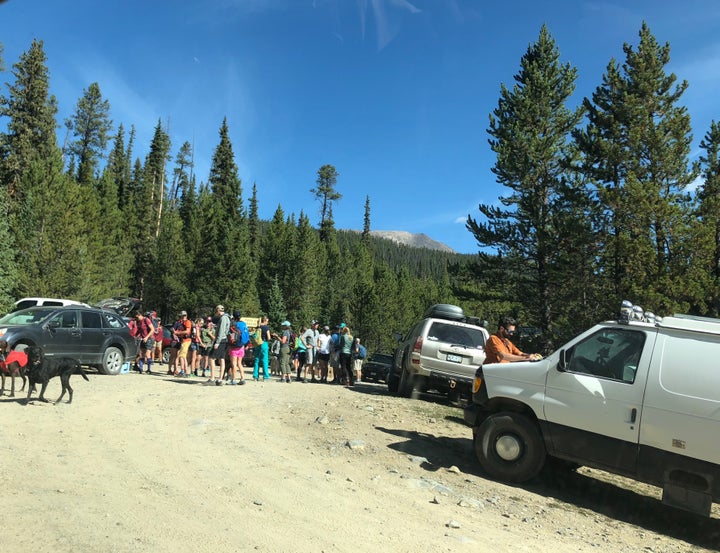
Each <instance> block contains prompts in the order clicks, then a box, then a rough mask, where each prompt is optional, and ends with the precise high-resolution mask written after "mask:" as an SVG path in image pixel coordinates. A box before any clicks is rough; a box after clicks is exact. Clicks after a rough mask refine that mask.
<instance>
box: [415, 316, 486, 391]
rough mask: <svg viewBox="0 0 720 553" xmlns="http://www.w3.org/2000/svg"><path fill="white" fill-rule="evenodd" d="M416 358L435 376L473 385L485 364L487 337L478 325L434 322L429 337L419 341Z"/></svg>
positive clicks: (416, 360)
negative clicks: (475, 375)
mask: <svg viewBox="0 0 720 553" xmlns="http://www.w3.org/2000/svg"><path fill="white" fill-rule="evenodd" d="M418 342H419V343H416V344H415V347H414V349H413V353H412V357H413V362H419V363H420V364H421V365H422V366H423V367H424V368H425V369H426V370H429V371H430V373H431V376H432V375H433V374H435V375H437V376H441V375H442V376H445V375H446V376H450V377H452V378H455V379H457V380H462V381H467V382H471V381H472V379H473V376H474V374H475V369H477V368H478V367H479V366H480V365H482V363H483V362H484V361H485V334H484V332H483V330H482V329H481V328H480V327H478V326H474V325H468V324H463V323H455V322H452V321H437V320H435V321H432V322H431V323H430V327H429V328H428V331H427V334H426V338H425V339H424V340H422V339H420V338H419V339H418Z"/></svg>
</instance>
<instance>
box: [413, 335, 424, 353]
mask: <svg viewBox="0 0 720 553" xmlns="http://www.w3.org/2000/svg"><path fill="white" fill-rule="evenodd" d="M421 349H422V336H418V337H417V340H415V345H414V346H413V351H414V352H420V350H421Z"/></svg>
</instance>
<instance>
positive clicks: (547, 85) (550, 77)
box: [467, 26, 582, 339]
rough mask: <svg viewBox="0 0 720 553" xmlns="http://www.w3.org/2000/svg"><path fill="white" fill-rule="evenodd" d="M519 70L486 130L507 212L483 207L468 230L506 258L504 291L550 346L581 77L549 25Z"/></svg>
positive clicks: (487, 264)
mask: <svg viewBox="0 0 720 553" xmlns="http://www.w3.org/2000/svg"><path fill="white" fill-rule="evenodd" d="M520 66H521V68H520V72H519V73H518V74H517V75H516V76H515V81H516V84H515V86H514V87H513V89H512V90H510V89H508V88H507V87H506V86H505V85H502V86H501V97H500V100H499V102H498V107H497V108H496V109H495V110H494V111H493V114H492V115H491V117H490V128H489V129H488V132H489V133H490V135H491V137H492V139H491V140H490V146H491V148H492V150H493V151H494V152H495V153H496V155H497V161H496V163H495V165H494V167H493V173H495V175H496V176H497V180H498V182H499V183H500V184H502V185H503V186H505V187H506V188H507V189H508V192H509V194H508V195H507V196H503V197H501V198H500V201H501V203H502V204H503V206H505V208H506V209H500V208H497V207H494V206H492V205H480V206H479V209H480V212H481V214H482V215H483V217H484V219H485V222H477V221H476V220H475V219H473V218H471V217H468V221H467V228H468V229H469V230H470V231H471V232H472V233H473V235H474V236H475V238H476V239H477V241H478V244H479V245H480V246H481V247H483V248H493V249H496V250H497V251H498V253H499V254H500V255H501V256H502V258H503V264H504V265H505V268H506V269H509V271H510V272H508V273H505V277H504V280H505V282H506V289H508V291H509V293H511V294H512V295H514V296H516V297H519V298H523V301H524V302H525V303H526V304H527V305H528V307H529V308H530V310H531V313H532V318H533V320H536V321H537V322H538V323H539V326H540V327H541V328H542V330H543V331H544V332H545V334H546V335H547V336H548V339H551V336H552V334H551V333H552V330H553V322H554V311H555V306H556V295H557V292H558V290H559V288H561V287H562V286H563V282H562V277H561V276H560V267H558V265H557V263H558V254H559V252H561V251H562V250H563V239H564V238H563V237H562V236H559V234H558V218H559V217H560V216H561V214H562V210H563V209H564V206H565V201H564V198H565V197H566V196H567V194H568V190H567V188H568V185H569V181H568V179H567V176H566V169H565V166H564V161H565V160H566V159H567V157H568V155H569V152H568V148H569V145H568V144H569V140H568V139H569V137H570V132H571V131H572V130H573V128H574V127H575V126H576V125H577V124H578V123H579V122H580V119H581V116H582V113H581V111H580V110H575V111H571V110H569V109H568V108H567V107H565V104H566V102H567V101H568V99H569V98H570V96H571V95H572V93H573V91H574V88H575V79H576V70H575V69H574V68H573V67H571V66H570V64H561V63H560V53H559V50H558V48H557V46H556V44H555V41H554V40H553V38H552V37H551V36H550V33H549V32H548V30H547V28H546V27H545V26H543V27H542V29H541V30H540V36H539V38H538V40H537V41H536V42H535V43H534V44H531V45H530V46H529V47H528V49H527V52H526V53H525V55H524V56H523V57H522V59H521V62H520ZM507 208H509V209H507ZM480 259H481V261H483V264H484V266H485V267H488V268H491V267H492V264H493V263H495V262H494V261H493V259H492V256H490V255H488V254H485V253H481V255H480ZM567 269H568V270H566V272H567V273H569V272H570V271H569V269H570V268H567Z"/></svg>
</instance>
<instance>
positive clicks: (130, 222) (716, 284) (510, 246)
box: [0, 24, 720, 353]
mask: <svg viewBox="0 0 720 553" xmlns="http://www.w3.org/2000/svg"><path fill="white" fill-rule="evenodd" d="M1 38H2V37H0V39H1ZM623 53H624V59H622V60H620V61H616V60H615V59H611V60H609V61H608V63H607V66H606V70H605V72H604V74H603V75H600V76H598V78H597V82H598V84H597V87H596V88H595V90H594V92H593V93H592V95H591V97H586V98H583V99H581V100H580V101H578V100H577V98H575V96H574V92H575V84H576V80H577V76H578V71H577V69H576V68H575V67H573V66H572V65H571V64H569V63H567V62H563V61H562V58H561V55H560V49H559V47H558V45H557V44H556V42H555V40H554V39H553V37H552V35H551V33H550V31H549V30H548V29H547V27H545V26H543V27H542V28H541V29H540V32H539V35H538V37H537V38H536V39H535V40H534V41H533V42H531V43H530V44H529V45H528V48H527V51H526V52H525V54H524V55H523V56H522V57H521V59H520V60H519V67H518V69H517V72H516V73H515V74H514V75H513V76H512V82H513V84H512V86H507V85H505V84H500V85H499V97H498V101H497V106H496V107H495V108H494V109H492V112H491V113H490V114H489V123H488V127H487V135H488V142H489V146H490V148H491V150H492V152H493V153H494V154H495V163H494V165H493V168H492V172H493V177H494V178H495V180H496V181H497V182H498V183H499V184H501V185H502V187H503V190H504V194H503V195H502V196H501V197H500V198H498V202H497V203H493V204H488V205H485V204H481V205H479V206H478V212H477V214H474V215H472V214H471V215H470V216H469V217H468V219H467V222H466V229H467V232H471V233H472V234H473V235H474V237H475V239H476V241H477V245H478V253H477V254H476V255H460V254H450V253H443V252H437V251H430V250H422V249H417V248H410V247H405V246H401V245H397V244H394V243H392V242H389V241H387V240H382V239H379V238H375V237H373V236H371V235H370V230H371V224H372V210H371V207H372V204H371V198H370V197H367V198H366V201H365V206H364V213H362V214H358V218H359V217H361V216H362V217H363V221H364V224H363V230H362V232H360V233H357V232H350V231H344V230H339V229H336V228H335V222H334V220H333V209H336V208H337V206H338V205H339V202H342V180H341V178H340V173H339V171H338V170H337V169H336V168H335V166H333V165H332V164H330V163H328V164H326V165H323V166H322V167H319V168H318V170H317V173H316V174H315V175H299V176H298V177H299V178H300V179H301V180H305V181H307V182H309V183H314V186H308V190H307V192H308V194H312V195H313V196H314V198H316V199H317V205H318V206H319V210H318V211H319V220H316V221H313V220H311V218H310V215H309V214H307V213H303V212H302V211H301V212H299V213H294V212H292V211H287V210H286V209H284V208H283V206H282V204H281V203H279V204H278V206H277V209H276V210H275V212H274V215H273V217H272V218H271V219H270V220H260V219H259V216H258V212H259V210H258V207H259V206H258V199H257V187H256V185H255V184H253V185H252V186H248V185H247V184H245V183H243V182H242V176H241V175H240V174H238V167H237V165H236V162H235V154H234V151H233V145H232V143H231V141H230V138H229V134H230V133H229V128H228V122H227V120H224V121H221V122H219V123H220V125H219V129H218V135H217V136H218V139H217V144H216V145H215V147H214V150H213V157H212V162H211V167H210V171H209V174H208V175H203V176H201V179H200V180H196V176H195V172H194V170H193V145H192V144H191V143H190V142H189V141H186V142H184V143H182V144H171V141H170V138H169V135H168V133H167V132H166V130H165V129H164V128H163V125H162V123H161V120H158V122H157V125H156V126H155V128H154V134H153V138H152V141H151V144H150V146H149V149H148V151H137V147H136V144H135V126H134V122H133V121H125V122H119V123H114V122H113V121H112V120H111V117H110V110H111V104H110V100H109V99H107V98H104V97H103V94H102V92H101V83H97V82H95V83H92V84H90V85H89V86H88V87H87V89H85V90H83V91H82V93H81V94H80V97H79V98H78V101H77V105H76V107H75V109H74V111H73V114H72V116H71V117H70V118H69V119H68V120H66V121H64V122H63V124H62V129H63V132H62V133H61V132H60V129H61V125H60V124H59V122H58V121H57V113H58V106H57V101H56V99H55V97H54V96H53V95H52V93H51V83H50V75H49V71H48V68H47V59H46V56H45V52H44V47H43V42H42V40H35V41H33V43H32V44H30V45H29V47H28V49H27V50H26V51H25V52H24V53H23V54H22V55H21V57H20V59H18V60H12V65H10V60H4V59H3V50H2V45H1V44H0V70H2V71H3V72H2V73H0V75H2V76H5V77H6V78H5V79H3V81H5V82H4V84H3V86H2V87H0V183H1V184H2V186H0V206H1V207H2V210H3V212H4V214H5V215H6V216H5V217H2V218H0V256H1V257H2V258H3V263H2V265H1V266H0V284H1V285H0V311H2V312H6V311H7V310H9V309H10V308H11V306H12V303H13V302H14V301H15V300H17V299H19V298H21V297H24V296H49V297H63V298H70V299H77V300H82V301H85V302H87V303H93V302H95V301H98V300H100V299H103V298H106V297H111V296H132V297H137V298H140V299H141V300H142V303H143V306H144V308H145V309H156V310H157V311H158V313H159V314H161V316H162V318H163V320H164V321H170V320H172V319H173V316H174V315H175V314H176V313H177V312H178V311H179V310H181V309H184V310H187V311H188V313H189V314H190V315H191V316H202V315H207V314H210V313H211V312H212V308H213V306H214V305H216V304H218V303H222V304H223V305H225V307H226V308H227V309H228V310H230V311H232V310H233V309H239V310H240V311H241V313H242V314H243V315H246V316H258V315H259V314H261V313H265V314H267V315H268V316H269V317H270V320H271V324H273V325H275V326H276V327H277V325H278V324H279V323H280V321H282V320H284V319H289V320H290V321H291V322H292V323H293V325H294V327H295V328H296V330H299V329H300V327H301V325H303V324H308V323H309V321H310V320H311V319H317V320H319V321H321V323H322V324H329V325H333V324H337V323H339V322H341V321H342V322H346V323H347V324H348V325H349V326H350V327H351V329H352V330H353V333H354V334H355V335H356V336H360V337H361V339H362V341H363V342H364V343H365V344H366V345H367V347H368V350H369V351H370V352H371V353H372V352H373V351H392V349H393V347H394V343H395V342H394V338H393V334H394V333H398V332H401V333H402V332H405V331H406V330H408V328H409V327H410V326H411V325H412V324H413V323H414V322H415V321H416V320H417V319H418V317H419V316H421V315H422V313H423V312H424V311H425V310H426V309H427V308H428V307H429V306H430V305H432V304H435V303H452V304H457V305H460V306H462V307H463V308H464V309H465V311H466V313H468V314H471V315H475V316H478V317H480V318H481V319H486V320H488V321H490V325H489V330H490V331H491V332H492V331H494V326H495V322H496V321H497V319H498V317H500V316H501V315H506V314H509V315H512V316H514V317H516V318H517V320H518V323H519V324H520V325H521V326H524V327H530V328H532V329H535V330H536V331H537V332H535V333H533V339H534V340H535V343H532V344H526V345H525V347H533V348H537V350H540V351H544V352H547V351H550V350H552V349H553V348H554V347H557V346H558V345H559V344H561V343H562V342H563V341H565V340H566V339H568V338H569V337H571V336H573V335H575V334H577V333H578V332H580V331H582V330H584V329H586V328H587V327H589V326H590V325H592V324H594V323H595V322H597V321H598V320H601V319H607V318H610V317H613V316H615V315H616V314H617V312H618V309H619V305H620V302H621V300H623V299H628V300H630V301H632V302H633V303H637V304H640V305H642V306H644V307H646V308H647V309H650V310H652V311H653V312H655V313H656V314H658V315H667V314H671V313H675V312H684V313H692V314H696V315H704V316H712V317H718V316H719V315H720V125H718V123H717V122H715V121H713V122H712V123H711V125H710V128H709V129H702V130H701V131H700V132H702V133H704V134H703V135H702V136H703V138H702V140H701V141H700V150H701V154H700V156H699V157H698V158H697V159H696V160H691V158H690V153H691V145H692V142H693V134H692V128H691V122H690V116H689V113H688V110H687V108H686V107H684V106H683V103H682V101H683V94H684V92H685V91H686V89H687V87H688V83H687V82H686V81H683V80H679V79H678V77H677V76H675V75H674V74H672V73H668V72H667V69H666V66H667V64H668V63H669V61H670V45H669V44H667V43H665V44H663V43H660V42H658V41H657V39H656V38H655V37H654V35H653V34H652V32H651V30H650V29H649V28H648V26H647V25H646V24H643V25H642V27H641V29H640V30H639V33H638V40H636V41H634V42H633V43H625V44H624V45H623ZM511 71H512V69H510V70H509V71H508V75H510V73H511ZM208 124H213V122H208ZM59 136H63V140H62V143H61V141H60V140H59V138H58V137H59ZM329 161H332V160H329ZM483 180H486V176H485V175H478V182H482V181H483ZM314 215H315V214H313V216H314ZM341 268H342V269H341ZM348 268H351V270H348ZM521 346H523V344H521Z"/></svg>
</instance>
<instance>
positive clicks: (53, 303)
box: [13, 298, 90, 311]
mask: <svg viewBox="0 0 720 553" xmlns="http://www.w3.org/2000/svg"><path fill="white" fill-rule="evenodd" d="M64 305H82V306H84V307H90V306H89V305H88V304H86V303H82V302H80V301H75V300H64V299H59V298H23V299H21V300H18V301H16V302H15V308H14V309H13V311H20V310H21V309H27V308H28V307H40V306H49V307H61V306H64Z"/></svg>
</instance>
